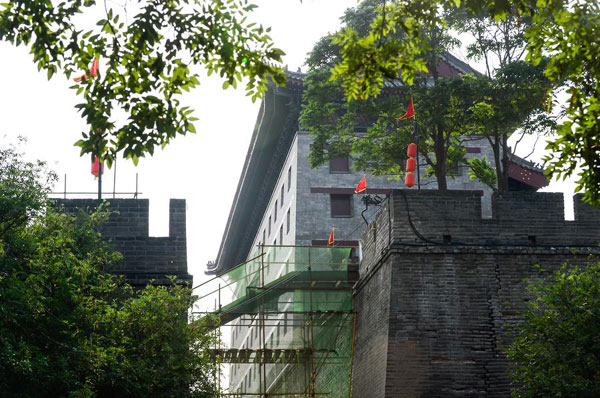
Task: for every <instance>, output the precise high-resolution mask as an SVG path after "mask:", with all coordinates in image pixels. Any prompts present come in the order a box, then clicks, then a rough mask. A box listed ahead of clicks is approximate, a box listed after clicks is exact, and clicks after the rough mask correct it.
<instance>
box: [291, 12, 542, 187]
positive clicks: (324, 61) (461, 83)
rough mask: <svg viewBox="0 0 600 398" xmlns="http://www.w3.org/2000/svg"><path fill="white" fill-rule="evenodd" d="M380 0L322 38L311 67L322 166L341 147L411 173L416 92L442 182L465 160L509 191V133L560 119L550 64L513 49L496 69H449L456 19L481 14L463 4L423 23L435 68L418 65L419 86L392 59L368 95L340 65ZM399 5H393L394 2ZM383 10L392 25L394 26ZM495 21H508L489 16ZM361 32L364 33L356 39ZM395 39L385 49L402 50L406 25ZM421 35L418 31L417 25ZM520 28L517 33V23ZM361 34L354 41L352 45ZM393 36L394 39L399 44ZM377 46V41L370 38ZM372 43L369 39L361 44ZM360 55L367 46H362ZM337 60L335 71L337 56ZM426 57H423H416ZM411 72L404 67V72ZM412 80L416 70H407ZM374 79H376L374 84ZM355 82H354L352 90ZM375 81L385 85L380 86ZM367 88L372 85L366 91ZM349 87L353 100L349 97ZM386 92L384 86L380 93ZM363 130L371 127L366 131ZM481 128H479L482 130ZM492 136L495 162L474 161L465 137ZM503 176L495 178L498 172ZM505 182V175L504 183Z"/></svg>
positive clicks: (310, 97)
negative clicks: (546, 70)
mask: <svg viewBox="0 0 600 398" xmlns="http://www.w3.org/2000/svg"><path fill="white" fill-rule="evenodd" d="M380 4H381V2H379V1H365V2H363V3H361V4H360V5H359V6H358V7H357V8H356V9H354V10H349V11H348V12H347V13H346V15H345V16H344V22H345V27H344V28H343V29H342V30H341V31H340V32H338V33H337V34H336V35H334V36H333V38H332V40H331V41H330V42H328V40H327V39H322V40H321V41H320V42H319V43H317V45H316V46H315V48H314V49H313V52H312V53H311V54H310V55H309V58H308V61H307V63H308V65H309V67H310V68H311V69H310V73H309V75H308V77H307V79H306V82H307V84H306V86H307V88H306V90H305V94H304V106H303V110H302V115H301V125H302V127H303V128H305V129H307V130H310V131H311V132H312V133H313V135H314V136H315V145H313V147H312V149H311V153H310V160H311V164H312V166H313V167H314V166H318V165H320V164H322V163H324V162H325V161H327V159H328V158H329V157H331V156H339V155H348V154H351V155H352V157H353V159H354V164H355V166H356V167H357V168H359V169H363V170H370V171H372V172H373V173H374V174H376V175H390V174H391V175H395V176H401V175H402V165H403V163H404V160H405V153H406V145H407V144H408V143H409V142H410V141H411V140H415V139H416V137H415V136H414V133H413V128H412V123H409V122H406V121H403V122H398V121H396V117H397V116H399V115H401V114H402V113H403V111H404V109H405V108H406V104H407V103H408V101H409V99H410V98H411V97H412V98H414V103H415V106H416V109H417V110H416V113H417V118H416V121H415V123H416V127H417V128H416V131H417V132H418V135H419V137H420V145H419V152H420V155H421V158H422V159H423V160H424V161H425V163H426V165H427V166H428V174H429V175H432V176H435V179H436V181H437V186H438V188H439V189H446V188H447V181H446V179H447V177H448V176H451V175H452V174H453V171H454V170H455V169H456V168H457V167H459V165H463V164H466V165H467V166H468V167H470V168H471V169H472V171H473V173H474V175H475V176H476V177H477V178H479V179H481V180H482V181H484V182H485V183H487V184H488V185H490V186H492V187H493V188H494V189H496V188H498V189H499V190H500V191H507V190H508V170H507V169H508V168H507V162H508V158H509V156H510V154H509V153H510V152H509V148H508V145H507V139H508V136H509V135H510V134H511V133H512V132H514V131H515V129H517V128H523V127H525V129H523V131H524V132H530V131H532V130H534V129H535V128H537V127H539V126H541V125H544V123H545V125H550V126H551V123H549V121H548V119H547V117H546V112H545V109H544V106H543V101H542V98H543V96H544V94H545V92H546V90H547V88H548V87H549V81H548V79H546V78H545V77H544V76H543V74H542V73H541V68H536V67H531V66H529V65H527V64H524V63H523V62H520V61H519V60H514V61H513V60H512V59H511V57H510V56H504V57H503V59H504V60H505V61H504V64H502V65H501V67H500V68H498V69H494V68H492V67H490V68H489V69H488V72H489V75H488V76H481V75H479V74H474V75H461V76H450V77H448V76H445V75H443V74H441V73H440V72H439V65H440V64H441V63H443V62H448V57H449V51H450V50H451V49H452V48H454V47H455V46H457V45H458V43H459V42H458V39H457V38H455V37H453V36H451V35H450V33H449V30H448V26H450V25H455V26H462V25H465V24H467V22H469V21H471V19H470V18H471V17H467V16H465V15H464V14H459V13H449V12H446V13H442V14H443V15H441V16H439V18H438V19H435V18H434V19H432V23H431V24H429V25H427V26H423V27H422V30H421V31H419V33H418V34H419V35H420V36H419V37H426V38H427V40H426V42H425V41H424V42H423V46H425V47H426V51H425V52H423V53H422V56H421V58H420V61H421V62H423V64H424V65H425V66H426V68H427V70H428V72H424V71H423V70H417V69H415V70H413V71H412V73H413V75H412V77H411V79H410V81H411V82H412V86H411V87H407V86H406V85H405V84H403V83H402V81H401V79H400V76H398V73H397V69H394V67H393V66H392V67H390V68H389V69H388V70H386V71H385V73H384V72H382V69H379V71H380V72H382V73H381V74H379V75H378V76H377V77H376V80H378V79H381V81H383V82H385V84H386V88H385V89H384V90H383V91H381V90H379V91H377V92H376V94H377V97H376V98H374V97H373V95H368V94H366V95H360V96H358V90H359V87H358V86H356V85H354V86H353V83H354V81H353V80H349V79H345V80H342V81H341V82H340V81H339V79H336V77H339V76H343V73H345V72H343V71H341V70H340V65H342V63H343V62H345V60H346V57H349V56H350V55H349V53H346V52H345V51H346V50H348V48H350V50H348V51H358V52H360V50H356V48H357V46H358V47H361V45H360V44H357V43H360V41H361V40H362V39H359V37H361V36H364V35H365V34H366V33H367V32H368V31H369V29H370V27H369V26H368V25H366V23H365V21H369V20H372V19H373V18H375V16H376V14H377V5H380ZM386 7H393V5H386ZM381 12H382V15H380V17H381V20H378V21H379V22H380V23H381V27H382V30H386V29H387V28H388V26H387V25H386V24H385V23H384V22H383V19H384V17H383V15H384V12H383V11H381ZM487 23H488V25H487V28H488V29H489V30H493V29H499V28H498V27H497V26H495V25H494V24H493V23H491V22H489V21H488V22H487ZM348 32H354V33H352V37H353V38H354V39H353V40H354V41H352V42H351V41H346V39H347V38H348V37H349V36H348V35H349V33H348ZM389 34H390V36H391V37H393V40H386V41H382V42H381V44H380V45H379V44H378V45H377V48H380V49H381V51H382V52H384V53H386V54H387V53H388V52H390V51H391V52H394V51H398V46H399V45H400V44H397V45H396V44H394V43H396V42H402V40H403V37H404V36H403V34H402V33H396V34H394V33H393V32H390V33H389ZM415 34H416V33H415ZM510 35H513V36H516V34H515V33H513V32H511V33H510ZM498 42H500V40H499V39H498V40H496V41H493V40H490V42H489V44H488V46H487V47H485V48H480V47H476V48H474V49H472V52H473V53H474V54H477V55H478V56H483V57H487V56H488V52H490V51H492V50H495V51H497V50H498V46H497V45H496V46H493V45H492V44H494V43H495V44H498ZM511 42H514V44H509V45H506V44H505V43H507V40H505V39H504V38H503V40H502V41H501V43H500V44H501V46H500V49H501V50H500V51H501V52H502V54H501V55H504V52H506V53H507V54H508V55H513V53H514V52H515V51H516V49H515V46H517V45H518V43H519V42H518V41H517V40H512V39H511ZM351 43H352V44H351ZM388 44H389V45H390V46H391V47H390V48H389V49H388V48H387V47H388ZM365 45H368V43H365ZM361 48H362V47H361ZM358 56H360V55H358ZM336 62H337V66H336V67H335V68H334V69H333V71H331V65H334V64H336ZM415 62H416V61H415ZM359 73H360V74H361V77H360V80H361V82H362V83H363V84H364V82H366V81H367V80H369V77H368V76H367V75H368V73H367V72H362V71H361V72H359ZM402 73H404V71H402ZM402 77H403V78H405V80H406V76H405V75H402ZM373 84H375V83H370V85H369V87H374V86H373ZM348 90H351V91H348ZM374 90H378V89H375V88H374ZM363 93H365V92H364V91H363ZM344 94H345V96H346V98H347V99H349V101H344V100H343V98H344ZM379 94H381V95H379ZM357 129H362V130H363V131H366V133H356V132H355V130H357ZM474 135H476V136H477V137H473V136H474ZM481 137H487V138H488V140H489V141H490V144H491V146H492V148H493V149H494V154H495V157H494V159H493V160H494V161H495V168H494V167H492V166H491V165H489V163H488V162H486V161H484V160H477V161H472V162H469V163H467V162H466V159H465V150H464V148H463V143H464V142H465V141H466V140H471V139H474V138H477V139H479V138H481ZM494 173H495V174H496V177H490V175H491V174H494ZM497 183H498V184H497Z"/></svg>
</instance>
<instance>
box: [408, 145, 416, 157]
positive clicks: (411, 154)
mask: <svg viewBox="0 0 600 398" xmlns="http://www.w3.org/2000/svg"><path fill="white" fill-rule="evenodd" d="M407 154H408V157H409V158H416V157H417V144H415V143H414V142H411V143H410V144H408V153H407Z"/></svg>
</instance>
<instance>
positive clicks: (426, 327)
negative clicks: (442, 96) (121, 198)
mask: <svg viewBox="0 0 600 398" xmlns="http://www.w3.org/2000/svg"><path fill="white" fill-rule="evenodd" d="M480 199H481V196H480V193H479V192H477V191H448V192H439V191H433V190H426V191H393V193H392V194H391V195H390V197H389V200H388V201H386V203H385V204H384V206H382V208H380V209H379V211H378V213H377V215H376V216H375V219H374V220H373V222H371V224H370V225H369V227H368V228H367V230H366V231H365V233H364V235H363V239H362V241H361V249H362V250H361V251H362V262H361V264H360V268H359V273H360V278H359V281H358V283H357V285H356V287H355V310H356V311H357V313H358V321H357V337H356V355H355V358H354V360H355V362H354V363H355V366H354V372H353V383H352V385H353V397H355V398H360V397H366V396H369V397H373V398H388V397H390V398H391V397H399V396H402V397H407V398H442V397H443V398H448V397H454V398H459V397H460V398H464V397H472V398H475V397H498V398H500V397H502V398H509V397H510V396H511V390H512V388H513V387H514V386H513V384H512V383H511V381H510V379H509V377H508V369H509V368H510V366H511V365H510V363H509V361H508V359H507V358H506V355H505V349H506V348H507V345H508V344H509V343H510V339H511V337H510V336H511V335H512V332H514V330H515V328H516V327H517V326H518V325H519V324H520V323H521V322H522V317H521V315H520V314H521V313H522V311H523V309H524V302H525V301H526V300H529V299H531V292H530V291H528V290H527V288H526V282H525V280H527V279H529V280H538V279H539V278H541V277H542V276H544V275H545V273H546V272H552V271H554V270H557V269H559V268H560V267H561V266H562V265H563V264H564V263H565V262H568V263H569V264H570V265H571V266H579V267H585V266H586V264H588V262H589V261H598V259H599V258H600V247H598V243H600V210H595V209H593V208H591V207H590V206H588V205H586V204H584V203H582V202H581V196H579V195H577V196H575V202H574V210H575V220H574V221H566V220H565V219H564V214H563V213H564V210H563V197H562V194H554V193H529V192H523V193H522V192H510V193H508V194H505V195H502V196H500V195H495V196H494V197H493V202H492V209H493V217H492V218H491V219H482V217H481V201H480ZM407 204H408V206H407ZM411 223H412V226H411ZM574 249H575V250H574ZM538 264H539V265H541V267H542V269H544V270H546V271H541V269H540V268H538V267H537V266H536V265H538ZM374 325H376V327H375V326H374Z"/></svg>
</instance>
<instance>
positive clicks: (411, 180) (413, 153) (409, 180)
mask: <svg viewBox="0 0 600 398" xmlns="http://www.w3.org/2000/svg"><path fill="white" fill-rule="evenodd" d="M406 154H407V155H408V159H406V178H405V179H404V184H406V186H407V187H409V188H410V187H412V186H414V185H415V174H414V171H415V170H417V159H416V157H417V144H415V143H414V142H411V143H410V144H408V150H407V151H406Z"/></svg>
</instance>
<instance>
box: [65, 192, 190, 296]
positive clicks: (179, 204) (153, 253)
mask: <svg viewBox="0 0 600 398" xmlns="http://www.w3.org/2000/svg"><path fill="white" fill-rule="evenodd" d="M54 202H55V205H56V208H57V209H58V210H59V211H63V212H66V213H70V214H74V213H77V212H79V211H84V212H91V211H93V210H95V209H96V208H97V207H98V203H99V202H98V200H95V199H55V200H54ZM102 203H103V206H106V207H107V208H108V209H109V210H110V211H111V215H110V217H109V219H108V221H107V222H106V223H105V224H104V225H103V226H102V227H101V230H100V232H101V234H102V236H103V238H105V239H107V240H108V241H109V243H110V244H111V246H112V247H113V248H114V249H115V250H117V251H118V252H120V253H121V254H123V261H122V262H121V263H120V264H117V265H115V266H114V267H112V268H111V269H109V271H110V272H111V273H114V274H117V275H123V276H125V277H126V279H127V281H128V282H129V283H130V284H132V285H134V286H137V287H143V286H145V285H147V284H148V283H150V282H153V283H156V284H167V283H169V282H168V277H169V276H175V277H176V278H177V279H178V280H179V281H182V282H186V283H191V282H192V275H190V274H189V273H188V269H187V238H186V218H185V217H186V204H185V199H171V200H170V202H169V236H166V237H151V236H149V228H148V226H149V222H148V220H149V201H148V199H109V200H105V201H103V202H102Z"/></svg>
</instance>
